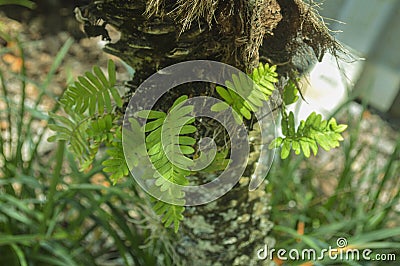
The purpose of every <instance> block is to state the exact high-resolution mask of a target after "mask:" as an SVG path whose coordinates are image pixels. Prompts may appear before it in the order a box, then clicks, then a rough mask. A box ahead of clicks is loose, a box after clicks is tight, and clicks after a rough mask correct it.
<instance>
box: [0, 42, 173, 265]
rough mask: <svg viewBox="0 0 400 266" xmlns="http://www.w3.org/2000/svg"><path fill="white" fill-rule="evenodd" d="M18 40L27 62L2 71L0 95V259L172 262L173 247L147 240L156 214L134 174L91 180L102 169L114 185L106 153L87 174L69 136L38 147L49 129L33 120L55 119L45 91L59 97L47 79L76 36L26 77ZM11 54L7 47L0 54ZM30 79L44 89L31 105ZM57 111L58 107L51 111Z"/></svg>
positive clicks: (36, 262)
mask: <svg viewBox="0 0 400 266" xmlns="http://www.w3.org/2000/svg"><path fill="white" fill-rule="evenodd" d="M8 37H9V38H10V39H11V38H12V37H11V36H8ZM14 41H16V42H17V44H18V49H19V51H20V54H21V58H22V68H21V70H20V72H19V73H14V74H12V73H11V71H9V70H8V69H0V85H1V94H0V101H2V103H4V104H5V105H4V106H5V108H3V109H2V110H0V120H1V121H4V122H5V125H6V126H5V128H2V131H1V138H0V165H1V167H0V264H1V265H22V266H25V265H68V266H70V265H104V264H105V263H113V264H114V265H156V264H157V261H158V260H160V259H162V260H164V263H165V264H167V265H170V264H171V261H170V259H169V258H168V257H167V256H165V257H162V255H159V254H163V253H166V251H165V249H166V248H167V249H169V250H171V249H172V248H171V247H168V246H166V245H165V244H163V243H162V241H160V240H159V239H158V238H157V239H154V240H153V241H152V242H146V240H147V239H148V237H149V234H150V231H151V230H154V228H152V227H151V226H152V225H153V224H154V226H157V224H158V220H157V219H156V216H155V215H154V217H152V216H151V215H152V214H151V213H150V214H148V213H146V211H147V210H149V209H150V208H149V206H147V205H148V204H149V203H148V202H147V201H145V200H143V197H142V196H140V195H139V194H138V191H137V190H136V188H135V185H134V184H133V179H127V180H125V181H123V182H120V183H119V184H118V185H116V186H111V187H108V186H105V185H103V184H101V183H96V182H93V177H94V176H96V175H97V176H101V177H103V178H104V182H106V183H105V184H110V183H111V182H110V180H109V176H107V175H105V174H104V173H103V172H102V166H101V161H102V160H104V159H105V158H98V159H97V160H95V162H94V163H93V165H92V168H91V170H90V171H88V172H86V173H82V172H80V171H79V167H78V165H77V162H76V161H75V160H74V158H73V157H72V155H71V154H70V153H69V152H68V151H67V150H66V149H65V143H64V142H59V143H57V145H56V148H55V151H50V153H49V154H47V155H46V154H39V152H38V150H39V147H40V145H41V144H42V143H43V142H45V141H46V139H45V137H44V134H45V132H46V130H47V127H44V128H43V130H34V128H35V127H37V126H35V125H37V123H38V122H42V124H47V122H50V117H49V115H48V114H47V113H45V112H42V111H40V108H39V106H40V105H41V104H42V101H43V99H44V96H49V97H51V98H53V99H54V96H55V95H53V94H52V92H51V89H50V88H49V85H50V84H51V81H52V79H53V77H54V75H55V73H56V70H57V69H58V68H59V66H60V65H61V64H62V61H63V58H64V57H65V56H67V52H68V49H69V48H70V46H71V45H72V43H73V41H71V40H68V41H67V42H66V43H65V44H64V46H63V47H62V48H61V49H60V51H59V53H58V54H57V56H56V57H55V59H54V61H53V65H52V67H51V68H50V71H49V73H48V74H47V75H46V77H45V78H44V80H43V81H42V82H36V81H33V80H30V79H29V77H27V76H26V68H25V57H24V48H23V47H24V45H26V44H23V43H21V42H19V41H18V39H15V40H14ZM7 52H8V50H6V49H2V50H0V55H1V54H4V53H7ZM8 79H10V80H11V79H13V80H17V81H19V85H18V89H19V91H18V92H17V93H16V92H15V91H13V92H12V93H11V91H10V88H9V83H10V80H8ZM29 83H32V84H34V85H35V86H36V87H37V88H38V89H39V92H40V93H39V95H38V97H36V99H35V101H34V102H33V103H32V99H29V101H28V99H27V85H28V84H29ZM15 94H17V95H18V96H19V99H18V98H16V97H14V96H15ZM16 99H18V100H16ZM57 109H58V106H57V105H56V106H55V107H54V109H53V110H52V111H51V112H56V111H57ZM43 122H45V123H43ZM152 218H154V222H153V220H152ZM144 221H145V222H144ZM143 223H144V224H145V225H143ZM160 228H162V226H160ZM160 230H161V229H160ZM167 238H168V236H165V239H167ZM165 239H164V240H165ZM164 242H165V243H167V242H168V241H164ZM145 244H147V246H145Z"/></svg>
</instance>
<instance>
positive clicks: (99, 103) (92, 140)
mask: <svg viewBox="0 0 400 266" xmlns="http://www.w3.org/2000/svg"><path fill="white" fill-rule="evenodd" d="M115 83H116V73H115V65H114V62H113V61H112V60H109V62H108V79H107V78H106V76H105V75H104V73H103V72H102V71H101V69H100V68H99V67H98V66H95V67H93V72H86V73H85V75H84V76H80V77H78V81H76V82H74V84H73V85H70V86H69V87H68V88H67V90H66V91H65V92H64V95H63V96H62V98H61V99H60V104H61V107H63V109H64V110H65V112H66V115H67V117H64V116H60V115H55V114H52V115H51V117H52V118H53V120H54V121H55V124H52V125H50V126H49V127H50V129H52V130H53V131H55V132H56V134H55V135H54V136H52V137H50V138H49V139H48V140H49V141H58V140H66V141H67V142H68V148H69V150H70V151H71V152H72V153H73V154H74V155H75V157H76V158H77V159H78V161H79V163H80V166H81V170H85V169H87V168H89V166H90V165H91V163H92V162H93V159H94V157H95V155H96V154H97V152H98V149H99V147H100V145H101V144H102V143H106V144H107V143H108V144H109V143H111V142H113V141H114V136H115V133H116V131H118V130H117V126H116V123H115V121H116V120H117V118H118V117H117V116H116V115H115V114H113V113H112V106H113V103H112V100H114V102H115V104H116V105H117V106H122V100H121V96H120V95H119V93H118V91H117V89H116V88H115ZM96 111H97V113H96ZM87 113H88V115H87ZM119 130H120V129H119Z"/></svg>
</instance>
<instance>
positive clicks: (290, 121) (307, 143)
mask: <svg viewBox="0 0 400 266" xmlns="http://www.w3.org/2000/svg"><path fill="white" fill-rule="evenodd" d="M281 128H282V133H283V135H284V136H285V137H283V138H282V137H278V138H276V139H274V140H273V141H272V142H271V144H270V145H269V148H270V149H272V148H278V147H282V150H281V158H282V159H286V158H287V157H288V156H289V154H290V150H291V149H292V150H294V151H295V153H296V154H300V153H301V151H302V152H303V154H304V156H306V157H307V158H308V157H310V154H311V151H312V152H313V154H314V155H317V153H318V145H319V146H321V147H322V148H323V149H324V150H326V151H329V150H330V149H332V148H336V147H338V146H339V141H342V140H343V137H342V135H341V133H342V132H343V131H344V130H346V128H347V125H343V124H340V125H338V124H337V123H336V120H335V119H334V118H331V119H330V120H329V121H327V120H323V119H322V116H321V115H320V114H318V115H317V114H316V113H315V112H313V113H312V114H311V115H310V116H309V117H308V118H307V119H306V121H304V120H302V121H301V122H300V125H299V126H298V128H297V130H296V127H295V122H294V114H293V112H290V113H289V115H287V114H286V113H283V116H282V120H281Z"/></svg>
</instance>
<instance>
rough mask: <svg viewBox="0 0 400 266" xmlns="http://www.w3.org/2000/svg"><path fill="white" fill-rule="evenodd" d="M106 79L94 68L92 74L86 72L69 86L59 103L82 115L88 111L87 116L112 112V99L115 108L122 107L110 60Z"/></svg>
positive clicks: (113, 67) (99, 70)
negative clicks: (115, 105)
mask: <svg viewBox="0 0 400 266" xmlns="http://www.w3.org/2000/svg"><path fill="white" fill-rule="evenodd" d="M108 77H109V78H108V79H107V78H106V76H105V75H104V73H103V71H102V70H101V69H100V68H99V67H98V66H94V67H93V71H92V72H86V73H85V75H84V76H79V77H78V80H77V81H75V82H74V83H73V84H72V85H70V86H69V87H68V88H67V90H66V91H65V93H64V95H63V97H62V98H61V100H60V102H61V104H62V105H63V106H64V107H67V108H70V109H72V110H74V111H75V112H76V113H79V114H83V113H84V112H85V111H87V110H88V111H89V115H91V116H92V115H94V114H95V113H96V111H97V113H98V114H100V115H101V114H103V113H104V112H105V111H107V112H108V113H109V112H111V111H112V101H111V99H114V101H115V103H116V104H117V106H119V107H122V99H121V96H120V95H119V93H118V91H117V89H116V88H115V65H114V62H113V61H112V60H109V61H108Z"/></svg>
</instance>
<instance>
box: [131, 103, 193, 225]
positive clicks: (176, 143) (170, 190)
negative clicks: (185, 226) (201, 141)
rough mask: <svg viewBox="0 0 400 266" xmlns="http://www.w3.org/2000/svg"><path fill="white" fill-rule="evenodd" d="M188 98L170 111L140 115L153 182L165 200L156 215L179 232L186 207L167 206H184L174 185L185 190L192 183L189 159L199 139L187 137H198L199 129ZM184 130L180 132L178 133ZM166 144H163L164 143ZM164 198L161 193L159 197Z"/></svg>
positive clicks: (161, 202) (160, 203)
mask: <svg viewBox="0 0 400 266" xmlns="http://www.w3.org/2000/svg"><path fill="white" fill-rule="evenodd" d="M186 100H187V96H186V95H184V96H181V97H179V98H178V99H177V100H176V101H175V102H174V104H173V106H172V107H171V108H170V110H169V111H168V114H166V113H164V112H159V111H140V112H137V113H136V115H137V116H138V117H141V118H147V119H149V120H150V121H149V122H147V123H146V124H145V125H144V127H143V130H144V131H145V132H146V133H147V137H146V146H147V151H148V155H149V157H150V161H151V162H152V164H153V167H154V169H155V170H156V172H155V174H154V176H153V178H155V179H156V181H155V185H156V186H157V187H158V188H159V190H160V191H161V198H160V200H159V201H157V203H156V204H155V205H154V210H155V212H156V213H157V214H158V215H160V216H162V222H163V223H165V226H166V227H168V226H170V225H171V224H172V223H173V224H174V228H175V231H177V230H178V228H179V223H180V221H181V220H182V219H183V215H182V212H183V211H184V207H183V206H177V205H174V204H169V203H166V202H164V201H162V200H167V201H169V202H171V201H173V202H176V203H179V205H183V204H184V203H185V201H184V199H183V197H184V193H183V192H182V191H181V190H180V189H179V188H176V186H173V184H177V185H181V186H185V185H187V184H188V183H189V181H188V180H187V178H186V177H187V176H188V175H189V174H190V170H189V168H190V166H192V165H193V161H192V160H191V159H190V158H188V157H187V156H186V155H189V154H192V153H194V149H193V147H192V146H193V145H194V144H195V143H196V141H195V139H193V138H192V137H190V136H187V134H190V133H194V132H195V131H196V128H195V127H194V126H192V125H191V123H193V121H194V119H193V118H192V117H191V116H189V115H188V114H189V113H191V112H192V111H193V108H194V107H193V106H192V105H187V106H184V104H185V103H186ZM179 128H180V131H178V130H177V129H179ZM161 140H162V141H161ZM157 194H160V193H157Z"/></svg>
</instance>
